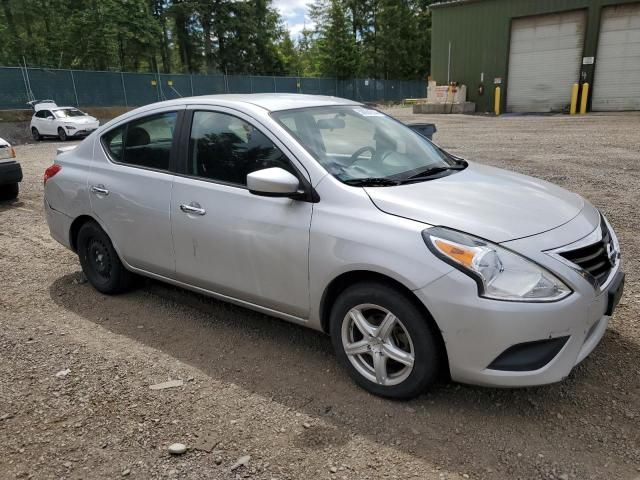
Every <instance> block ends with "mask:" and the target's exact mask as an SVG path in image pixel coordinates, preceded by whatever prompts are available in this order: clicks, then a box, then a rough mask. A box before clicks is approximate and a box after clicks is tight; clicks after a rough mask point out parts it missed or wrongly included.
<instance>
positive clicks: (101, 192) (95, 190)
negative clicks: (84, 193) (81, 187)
mask: <svg viewBox="0 0 640 480" xmlns="http://www.w3.org/2000/svg"><path fill="white" fill-rule="evenodd" d="M91 191H92V192H93V193H97V194H98V195H109V190H107V189H106V188H104V185H93V186H92V187H91Z"/></svg>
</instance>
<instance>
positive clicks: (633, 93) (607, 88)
mask: <svg viewBox="0 0 640 480" xmlns="http://www.w3.org/2000/svg"><path fill="white" fill-rule="evenodd" d="M597 54H598V56H597V58H596V71H595V78H594V81H593V97H592V99H591V108H592V110H599V111H612V110H640V3H633V4H630V5H618V6H615V7H607V8H605V9H604V10H603V11H602V22H601V24H600V38H599V39H598V52H597Z"/></svg>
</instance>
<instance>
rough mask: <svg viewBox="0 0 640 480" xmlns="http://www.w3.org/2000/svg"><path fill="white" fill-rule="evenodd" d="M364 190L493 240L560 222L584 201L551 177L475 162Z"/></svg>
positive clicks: (389, 205) (401, 210) (388, 207)
mask: <svg viewBox="0 0 640 480" xmlns="http://www.w3.org/2000/svg"><path fill="white" fill-rule="evenodd" d="M365 190H366V192H367V194H368V195H369V197H370V198H371V200H372V201H373V203H374V204H375V205H376V206H377V207H378V208H379V209H380V210H382V211H383V212H386V213H389V214H392V215H397V216H400V217H405V218H409V219H412V220H416V221H419V222H424V223H427V224H430V225H439V226H444V227H449V228H453V229H456V230H461V231H463V232H467V233H470V234H473V235H477V236H479V237H482V238H485V239H487V240H490V241H493V242H496V243H499V242H506V241H508V240H515V239H517V238H523V237H528V236H530V235H535V234H538V233H542V232H545V231H547V230H551V229H553V228H556V227H559V226H560V225H563V224H565V223H567V222H568V221H570V220H571V219H573V218H574V217H576V216H577V215H578V214H579V213H580V211H581V210H582V208H583V207H584V200H583V199H582V197H580V196H579V195H576V194H575V193H571V192H568V191H567V190H564V189H563V188H560V187H558V186H556V185H553V184H551V183H549V182H545V181H543V180H538V179H536V178H532V177H527V176H525V175H520V174H517V173H513V172H508V171H506V170H501V169H499V168H493V167H488V166H484V165H478V164H475V163H469V166H468V167H467V168H466V169H464V170H463V171H460V172H457V173H453V174H451V175H448V176H446V177H442V178H438V179H434V180H429V181H424V182H418V183H412V184H407V185H399V186H396V187H367V188H366V189H365Z"/></svg>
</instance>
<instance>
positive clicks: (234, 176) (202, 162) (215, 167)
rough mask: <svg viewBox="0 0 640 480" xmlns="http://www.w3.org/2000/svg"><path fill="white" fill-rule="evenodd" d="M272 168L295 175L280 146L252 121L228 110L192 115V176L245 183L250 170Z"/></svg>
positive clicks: (190, 161)
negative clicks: (236, 115)
mask: <svg viewBox="0 0 640 480" xmlns="http://www.w3.org/2000/svg"><path fill="white" fill-rule="evenodd" d="M271 167H280V168H283V169H285V170H287V171H288V172H291V173H293V174H294V175H296V172H295V169H294V168H293V166H292V165H291V163H290V162H289V160H288V159H287V158H286V157H285V155H284V154H283V153H282V152H281V151H280V149H278V147H276V146H275V145H274V144H273V142H271V140H269V139H268V138H267V137H266V136H265V135H264V134H263V133H262V132H261V131H260V130H258V129H256V128H255V127H253V126H252V125H250V124H249V123H247V122H245V121H243V120H240V119H239V118H237V117H234V116H232V115H227V114H225V113H216V112H195V113H194V114H193V122H192V124H191V139H190V141H189V164H188V165H187V173H188V174H189V175H194V176H197V177H203V178H210V179H213V180H218V181H222V182H227V183H233V184H237V185H246V184H247V175H248V174H249V173H251V172H255V171H256V170H262V169H263V168H271Z"/></svg>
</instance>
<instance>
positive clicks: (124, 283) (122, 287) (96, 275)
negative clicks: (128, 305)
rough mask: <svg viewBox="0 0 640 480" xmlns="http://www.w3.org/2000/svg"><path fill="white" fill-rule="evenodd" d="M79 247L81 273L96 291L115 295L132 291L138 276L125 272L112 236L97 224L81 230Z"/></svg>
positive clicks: (86, 226)
mask: <svg viewBox="0 0 640 480" xmlns="http://www.w3.org/2000/svg"><path fill="white" fill-rule="evenodd" d="M76 245H77V246H78V257H79V259H80V265H82V271H83V272H84V274H85V276H86V277H87V280H89V282H90V283H91V285H93V287H94V288H95V289H96V290H98V291H99V292H102V293H105V294H107V295H113V294H116V293H122V292H125V291H127V290H129V289H131V287H132V286H133V284H134V280H135V275H134V274H133V273H131V272H130V271H128V270H127V269H126V268H124V265H122V262H121V261H120V257H118V253H117V252H116V250H115V248H113V244H112V243H111V240H110V239H109V236H108V235H107V234H106V233H105V231H104V230H102V228H100V226H99V225H98V224H97V223H95V222H93V221H90V222H87V223H85V224H84V225H82V226H81V227H80V230H79V231H78V238H77V243H76Z"/></svg>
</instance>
